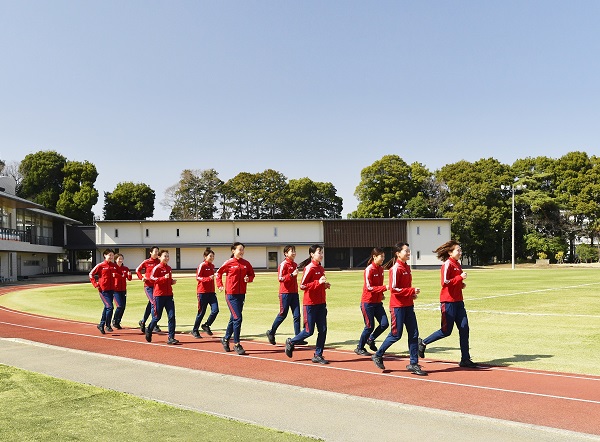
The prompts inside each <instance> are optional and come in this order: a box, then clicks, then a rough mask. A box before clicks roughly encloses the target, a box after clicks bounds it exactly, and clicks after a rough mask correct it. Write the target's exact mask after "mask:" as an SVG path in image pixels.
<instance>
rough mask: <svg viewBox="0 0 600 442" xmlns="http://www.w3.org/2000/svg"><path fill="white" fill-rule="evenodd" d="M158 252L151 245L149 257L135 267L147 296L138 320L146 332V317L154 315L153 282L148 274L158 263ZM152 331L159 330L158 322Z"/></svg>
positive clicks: (141, 328)
mask: <svg viewBox="0 0 600 442" xmlns="http://www.w3.org/2000/svg"><path fill="white" fill-rule="evenodd" d="M158 252H159V248H158V247H156V246H152V248H150V257H149V258H148V259H146V260H144V261H142V263H141V264H140V265H139V266H137V268H136V269H135V273H136V274H137V277H138V278H139V279H140V280H142V281H143V282H144V293H145V295H146V297H147V298H148V304H146V310H145V311H144V316H143V317H142V320H141V321H140V322H138V324H139V326H140V330H141V331H142V333H146V321H147V320H148V318H150V320H152V317H153V316H154V294H153V293H154V283H153V282H152V280H151V279H150V275H151V274H152V269H153V268H154V266H157V265H158V264H159V263H160V260H159V259H158ZM154 331H155V332H160V328H159V327H158V324H156V327H154Z"/></svg>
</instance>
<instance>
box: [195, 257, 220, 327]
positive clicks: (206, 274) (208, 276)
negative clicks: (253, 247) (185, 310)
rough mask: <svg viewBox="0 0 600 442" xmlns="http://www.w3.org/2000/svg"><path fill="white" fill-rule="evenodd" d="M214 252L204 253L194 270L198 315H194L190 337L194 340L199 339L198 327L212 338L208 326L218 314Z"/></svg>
mask: <svg viewBox="0 0 600 442" xmlns="http://www.w3.org/2000/svg"><path fill="white" fill-rule="evenodd" d="M214 260H215V252H213V251H212V250H211V249H210V248H207V249H206V250H205V251H204V261H202V263H201V264H200V265H199V266H198V268H197V269H196V280H197V281H198V287H197V289H196V296H197V297H198V314H197V315H196V321H195V322H194V327H193V328H192V336H193V337H194V338H201V337H202V336H201V335H200V332H199V330H198V329H199V327H202V330H204V331H205V332H206V334H207V335H209V336H212V335H213V332H212V330H211V329H210V326H211V325H212V323H213V322H214V321H215V318H216V317H217V315H218V314H219V302H218V301H217V295H216V292H215V265H214V264H213V261H214ZM209 304H210V315H209V316H208V319H207V320H206V322H205V323H204V324H202V325H200V323H201V322H202V318H204V315H205V314H206V307H208V305H209Z"/></svg>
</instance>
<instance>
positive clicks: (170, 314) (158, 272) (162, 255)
mask: <svg viewBox="0 0 600 442" xmlns="http://www.w3.org/2000/svg"><path fill="white" fill-rule="evenodd" d="M158 258H159V260H160V264H158V265H157V266H154V268H153V269H152V273H151V274H150V279H151V280H152V282H153V283H154V291H153V295H154V304H155V305H154V316H152V321H151V322H150V324H148V328H147V329H146V341H148V342H152V330H154V326H155V325H156V324H157V323H158V321H160V318H161V316H162V312H163V309H166V310H167V318H168V326H169V338H168V339H167V344H170V345H173V344H179V341H178V340H177V339H175V301H174V300H173V285H175V283H176V282H177V280H176V279H173V272H172V270H171V267H170V266H169V251H168V250H161V251H159V252H158Z"/></svg>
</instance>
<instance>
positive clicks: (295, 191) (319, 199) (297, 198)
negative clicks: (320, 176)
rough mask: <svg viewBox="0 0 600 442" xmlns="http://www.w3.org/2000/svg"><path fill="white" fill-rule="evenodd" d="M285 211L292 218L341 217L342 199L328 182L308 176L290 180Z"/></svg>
mask: <svg viewBox="0 0 600 442" xmlns="http://www.w3.org/2000/svg"><path fill="white" fill-rule="evenodd" d="M288 189H289V194H288V202H287V213H288V216H289V218H292V219H328V218H341V216H342V203H343V200H342V198H340V197H339V196H337V190H336V188H335V187H334V186H333V184H331V183H329V182H315V181H312V180H311V179H310V178H300V179H296V180H290V181H289V184H288Z"/></svg>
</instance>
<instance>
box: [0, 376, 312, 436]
mask: <svg viewBox="0 0 600 442" xmlns="http://www.w3.org/2000/svg"><path fill="white" fill-rule="evenodd" d="M0 403H2V407H0V422H2V425H0V440H5V441H8V440H13V441H23V442H24V441H67V440H106V441H130V440H138V441H144V440H147V439H148V438H149V437H150V438H151V439H152V440H157V441H197V440H207V441H211V440H240V441H300V440H309V439H308V438H303V437H300V436H297V435H293V434H290V433H283V432H280V431H275V430H270V429H266V428H262V427H259V426H256V425H250V424H246V423H242V422H237V421H232V420H228V419H223V418H218V417H215V416H211V415H208V414H202V413H197V412H194V411H189V410H182V409H179V408H175V407H171V406H168V405H164V404H161V403H158V402H154V401H150V400H144V399H139V398H137V397H135V396H131V395H127V394H124V393H118V392H115V391H109V390H104V389H101V388H97V387H91V386H87V385H82V384H77V383H75V382H70V381H64V380H60V379H56V378H52V377H49V376H45V375H41V374H37V373H32V372H29V371H25V370H19V369H16V368H13V367H7V366H5V365H0ZM82 416H85V419H82Z"/></svg>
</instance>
